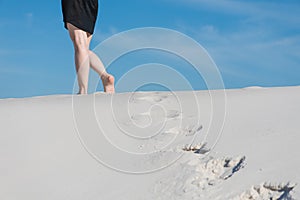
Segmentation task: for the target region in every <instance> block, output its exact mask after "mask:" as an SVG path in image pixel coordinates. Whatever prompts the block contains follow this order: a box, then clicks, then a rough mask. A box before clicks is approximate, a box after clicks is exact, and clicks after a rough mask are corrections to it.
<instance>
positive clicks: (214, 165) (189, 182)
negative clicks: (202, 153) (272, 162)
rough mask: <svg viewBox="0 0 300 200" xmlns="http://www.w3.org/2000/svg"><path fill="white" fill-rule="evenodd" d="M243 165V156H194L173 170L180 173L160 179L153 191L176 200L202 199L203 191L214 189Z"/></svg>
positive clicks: (161, 197)
mask: <svg viewBox="0 0 300 200" xmlns="http://www.w3.org/2000/svg"><path fill="white" fill-rule="evenodd" d="M193 157H194V156H193ZM244 166H245V157H244V156H241V157H226V158H213V157H210V158H204V159H199V158H198V157H197V156H196V157H194V159H192V160H190V161H188V162H187V163H181V164H180V165H178V166H177V168H178V169H175V170H174V171H176V172H178V170H179V171H180V172H181V173H176V174H169V176H168V177H167V178H166V179H165V180H160V181H159V182H158V183H157V184H156V186H155V188H154V191H153V192H154V194H155V195H156V196H155V197H160V199H167V197H171V196H172V197H173V198H174V199H176V200H177V199H203V198H202V197H203V194H204V191H208V190H210V189H214V188H215V187H216V186H217V185H219V184H221V183H222V182H223V181H226V180H227V179H228V178H230V177H231V176H233V175H234V174H235V173H236V172H237V171H239V170H240V169H242V168H243V167H244ZM179 180H180V181H179ZM158 199H159V198H158Z"/></svg>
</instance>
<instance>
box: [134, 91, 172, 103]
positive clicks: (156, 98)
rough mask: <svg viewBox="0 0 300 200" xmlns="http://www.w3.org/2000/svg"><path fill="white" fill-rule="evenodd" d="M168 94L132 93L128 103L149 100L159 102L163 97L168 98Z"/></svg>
mask: <svg viewBox="0 0 300 200" xmlns="http://www.w3.org/2000/svg"><path fill="white" fill-rule="evenodd" d="M169 96H170V95H168V94H163V93H157V92H155V93H147V94H145V93H133V94H132V96H131V97H130V99H129V103H139V102H145V101H147V102H150V103H159V102H162V101H163V100H164V99H166V98H168V97H169Z"/></svg>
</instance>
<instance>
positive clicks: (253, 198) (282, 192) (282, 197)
mask: <svg viewBox="0 0 300 200" xmlns="http://www.w3.org/2000/svg"><path fill="white" fill-rule="evenodd" d="M295 186H296V184H291V183H280V184H277V183H275V184H274V183H262V184H260V185H256V186H252V187H251V189H250V190H248V191H246V192H244V193H242V194H241V195H239V196H237V197H235V198H233V199H232V200H261V199H274V200H293V199H294V198H293V197H292V194H291V192H292V191H293V189H294V188H295Z"/></svg>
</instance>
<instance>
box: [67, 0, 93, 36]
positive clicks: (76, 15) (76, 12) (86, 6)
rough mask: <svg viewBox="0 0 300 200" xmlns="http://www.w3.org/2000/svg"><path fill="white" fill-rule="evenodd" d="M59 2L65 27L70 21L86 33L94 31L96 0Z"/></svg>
mask: <svg viewBox="0 0 300 200" xmlns="http://www.w3.org/2000/svg"><path fill="white" fill-rule="evenodd" d="M61 4H62V13H63V18H64V19H63V20H64V23H65V28H66V29H68V28H67V23H70V24H72V25H74V26H76V27H77V28H79V29H81V30H83V31H85V32H87V33H90V34H93V33H94V29H95V24H96V20H97V15H98V0H62V1H61Z"/></svg>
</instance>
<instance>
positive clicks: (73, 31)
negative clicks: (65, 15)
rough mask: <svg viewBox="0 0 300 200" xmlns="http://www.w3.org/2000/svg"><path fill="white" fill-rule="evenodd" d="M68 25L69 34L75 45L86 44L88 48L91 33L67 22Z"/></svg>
mask: <svg viewBox="0 0 300 200" xmlns="http://www.w3.org/2000/svg"><path fill="white" fill-rule="evenodd" d="M67 27H68V31H69V35H70V38H71V40H72V41H73V43H74V45H76V46H78V45H80V46H84V47H86V48H88V47H89V43H90V39H89V38H90V37H91V36H90V37H89V36H88V35H89V34H88V33H86V32H85V31H83V30H81V29H79V28H77V27H76V26H74V25H72V24H70V23H67Z"/></svg>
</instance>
